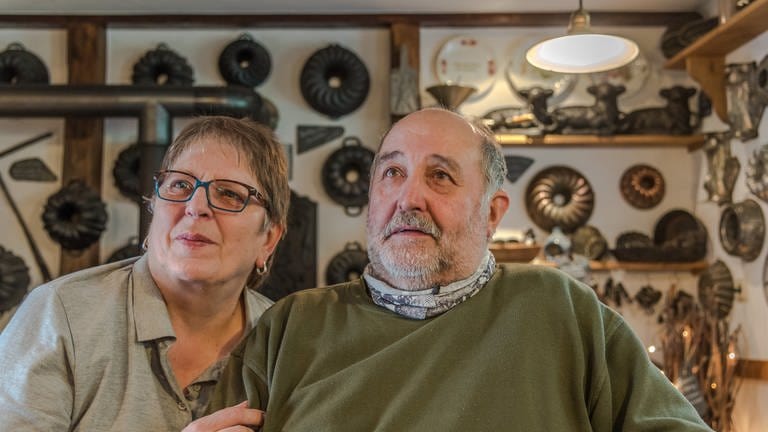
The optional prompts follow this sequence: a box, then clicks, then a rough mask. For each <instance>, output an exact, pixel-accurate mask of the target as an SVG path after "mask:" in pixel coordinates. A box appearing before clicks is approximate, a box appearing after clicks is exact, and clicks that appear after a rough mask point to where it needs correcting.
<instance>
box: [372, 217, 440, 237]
mask: <svg viewBox="0 0 768 432" xmlns="http://www.w3.org/2000/svg"><path fill="white" fill-rule="evenodd" d="M404 230H411V231H421V232H423V233H425V234H429V235H431V236H432V237H434V238H435V240H439V239H440V237H441V236H442V232H441V231H440V228H438V227H437V225H435V223H434V222H433V221H432V220H431V219H430V218H428V217H425V216H422V215H420V214H419V213H416V212H399V213H395V215H394V216H392V219H390V220H389V222H388V223H387V226H385V227H384V238H385V239H386V238H389V237H390V236H392V234H396V233H398V232H401V231H404Z"/></svg>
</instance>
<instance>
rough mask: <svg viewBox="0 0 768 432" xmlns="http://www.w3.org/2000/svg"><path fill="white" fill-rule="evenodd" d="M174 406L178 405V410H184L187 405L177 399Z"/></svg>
mask: <svg viewBox="0 0 768 432" xmlns="http://www.w3.org/2000/svg"><path fill="white" fill-rule="evenodd" d="M176 406H178V407H179V409H180V410H182V411H186V410H187V406H186V405H184V402H182V401H179V402H178V403H177V404H176Z"/></svg>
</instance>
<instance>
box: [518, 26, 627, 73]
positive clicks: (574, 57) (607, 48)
mask: <svg viewBox="0 0 768 432" xmlns="http://www.w3.org/2000/svg"><path fill="white" fill-rule="evenodd" d="M639 53H640V49H639V48H638V47H637V44H636V43H634V42H632V41H631V40H629V39H625V38H623V37H619V36H612V35H604V34H596V33H578V34H570V35H566V36H561V37H557V38H553V39H547V40H545V41H543V42H539V43H538V44H536V45H534V46H533V47H532V48H531V49H530V50H528V52H527V53H526V55H525V58H526V60H528V62H529V63H530V64H532V65H534V66H536V67H537V68H539V69H544V70H548V71H553V72H561V73H592V72H603V71H607V70H611V69H616V68H619V67H621V66H624V65H626V64H627V63H629V62H631V61H632V60H634V59H635V58H636V57H637V55H638V54H639Z"/></svg>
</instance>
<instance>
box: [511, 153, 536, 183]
mask: <svg viewBox="0 0 768 432" xmlns="http://www.w3.org/2000/svg"><path fill="white" fill-rule="evenodd" d="M504 162H505V163H506V164H507V180H509V181H510V182H511V183H514V182H516V181H517V179H519V178H520V176H522V175H523V174H524V173H525V172H526V171H527V170H528V167H530V166H531V165H532V164H533V159H531V158H529V157H525V156H504Z"/></svg>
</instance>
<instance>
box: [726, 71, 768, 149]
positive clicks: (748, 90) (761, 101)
mask: <svg viewBox="0 0 768 432" xmlns="http://www.w3.org/2000/svg"><path fill="white" fill-rule="evenodd" d="M764 63H765V59H763V62H761V63H760V64H761V67H764V66H763V64H764ZM765 72H766V71H765V70H761V73H765ZM764 79H765V77H764V76H763V77H761V78H760V80H764ZM759 87H761V86H760V85H758V78H757V66H756V64H755V62H749V63H730V64H728V65H726V66H725V97H726V103H727V106H728V124H729V125H730V126H731V131H732V132H733V136H734V137H736V138H739V139H740V140H742V141H746V140H750V139H752V138H756V137H757V131H758V128H759V126H760V119H761V117H762V115H763V110H764V109H765V104H766V102H768V99H766V97H765V96H764V95H763V94H761V93H764V90H763V91H762V92H761V91H760V89H759Z"/></svg>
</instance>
